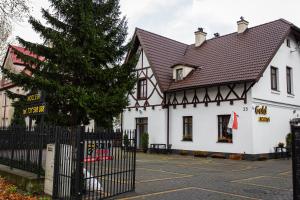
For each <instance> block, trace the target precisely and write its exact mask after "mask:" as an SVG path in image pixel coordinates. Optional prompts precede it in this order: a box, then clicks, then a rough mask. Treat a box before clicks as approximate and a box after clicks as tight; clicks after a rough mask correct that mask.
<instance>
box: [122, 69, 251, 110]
mask: <svg viewBox="0 0 300 200" xmlns="http://www.w3.org/2000/svg"><path fill="white" fill-rule="evenodd" d="M138 71H140V70H138ZM147 74H148V73H146V74H145V76H146V77H145V78H146V79H147V80H148V81H149V82H150V83H151V84H152V85H153V90H152V92H151V93H150V95H148V96H147V98H145V99H142V100H140V99H138V98H136V97H135V96H134V95H133V94H129V95H130V96H131V97H132V98H133V100H135V102H136V103H135V105H134V106H129V107H127V108H128V110H130V109H131V108H135V109H136V110H137V109H138V108H144V110H146V108H148V107H151V108H152V109H155V107H157V106H161V107H162V108H169V106H173V108H174V109H176V106H179V105H182V106H183V108H186V105H190V104H192V105H193V106H194V107H197V105H198V104H205V106H206V107H207V106H208V105H209V104H210V103H216V104H217V106H220V104H221V102H230V105H233V104H234V101H244V103H245V104H246V103H247V93H248V92H249V90H250V89H251V88H252V87H253V85H254V84H255V82H254V81H249V82H239V83H228V84H224V85H217V86H207V87H198V88H187V89H181V90H177V91H167V92H165V93H164V96H162V94H161V93H160V91H159V90H158V88H157V86H158V84H157V83H156V84H154V82H153V81H152V80H151V78H152V77H153V74H152V75H151V76H150V77H148V76H147ZM238 85H239V86H242V87H241V88H242V93H241V92H237V90H236V88H237V86H238ZM213 88H216V89H217V93H216V95H212V94H210V91H211V89H213ZM224 88H227V89H229V90H228V92H227V94H225V95H224V94H222V89H224ZM200 90H201V91H202V92H204V97H202V99H201V100H200V97H199V94H198V93H199V91H200ZM155 91H156V92H157V93H158V95H159V96H160V98H161V99H162V102H161V104H154V105H150V104H149V99H150V98H151V97H152V95H153V94H154V92H155ZM188 91H192V92H193V98H192V100H191V101H189V100H188V98H187V92H188ZM178 93H183V97H182V98H180V99H178V95H177V94H178ZM239 93H241V94H239ZM139 100H140V101H144V102H143V103H142V102H139Z"/></svg>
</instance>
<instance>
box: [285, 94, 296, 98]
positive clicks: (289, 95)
mask: <svg viewBox="0 0 300 200" xmlns="http://www.w3.org/2000/svg"><path fill="white" fill-rule="evenodd" d="M287 97H289V98H295V95H294V94H287Z"/></svg>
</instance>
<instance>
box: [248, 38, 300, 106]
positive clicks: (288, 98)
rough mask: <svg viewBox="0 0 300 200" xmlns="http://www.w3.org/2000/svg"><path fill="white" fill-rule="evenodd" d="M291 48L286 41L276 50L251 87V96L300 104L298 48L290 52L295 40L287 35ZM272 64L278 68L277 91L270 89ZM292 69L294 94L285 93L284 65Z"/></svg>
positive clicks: (293, 47)
mask: <svg viewBox="0 0 300 200" xmlns="http://www.w3.org/2000/svg"><path fill="white" fill-rule="evenodd" d="M289 39H290V41H291V48H288V47H287V46H286V41H285V42H284V43H283V44H282V45H281V47H280V48H279V50H278V52H277V53H276V54H275V56H274V58H273V59H272V61H271V62H270V64H269V66H268V67H267V69H266V71H265V72H264V73H263V76H262V77H261V78H260V80H259V82H258V83H256V84H255V85H254V87H253V89H252V90H253V91H252V94H253V98H254V99H263V100H270V101H274V102H282V103H288V104H293V105H300V78H299V77H300V50H298V51H295V52H291V51H293V50H295V48H296V45H297V44H296V41H295V40H294V39H293V37H292V36H290V37H289ZM271 66H274V67H276V68H278V70H279V92H274V91H272V90H271V77H270V76H271V72H270V70H271V69H270V68H271ZM287 66H289V67H291V68H292V69H293V90H294V95H288V94H287V82H286V67H287Z"/></svg>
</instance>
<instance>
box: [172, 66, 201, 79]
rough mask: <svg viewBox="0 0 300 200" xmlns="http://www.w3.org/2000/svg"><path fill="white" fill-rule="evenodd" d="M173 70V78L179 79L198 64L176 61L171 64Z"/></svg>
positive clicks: (183, 77)
mask: <svg viewBox="0 0 300 200" xmlns="http://www.w3.org/2000/svg"><path fill="white" fill-rule="evenodd" d="M171 68H172V70H173V80H175V81H180V80H183V79H185V78H186V77H187V76H188V75H189V74H190V73H191V72H192V71H193V70H195V69H197V68H198V66H195V65H190V64H184V63H177V64H175V65H172V66H171Z"/></svg>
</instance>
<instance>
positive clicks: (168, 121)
mask: <svg viewBox="0 0 300 200" xmlns="http://www.w3.org/2000/svg"><path fill="white" fill-rule="evenodd" d="M164 106H165V107H167V149H168V148H169V145H170V108H169V104H168V103H167V93H164Z"/></svg>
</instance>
